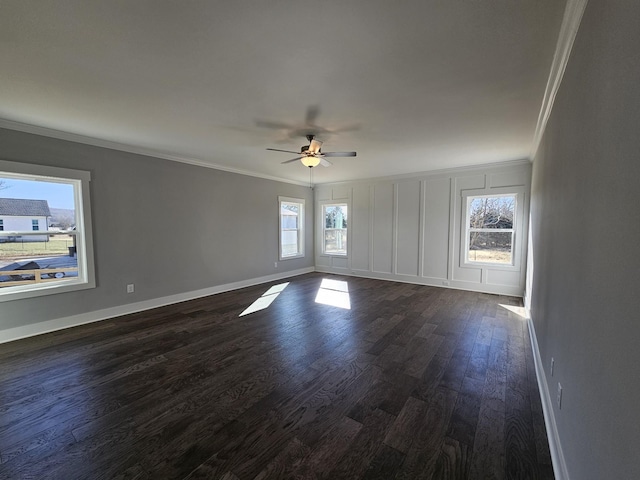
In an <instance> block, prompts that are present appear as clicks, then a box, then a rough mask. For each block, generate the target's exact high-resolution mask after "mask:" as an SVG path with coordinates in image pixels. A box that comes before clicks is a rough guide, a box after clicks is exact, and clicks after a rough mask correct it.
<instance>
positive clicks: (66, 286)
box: [0, 160, 96, 302]
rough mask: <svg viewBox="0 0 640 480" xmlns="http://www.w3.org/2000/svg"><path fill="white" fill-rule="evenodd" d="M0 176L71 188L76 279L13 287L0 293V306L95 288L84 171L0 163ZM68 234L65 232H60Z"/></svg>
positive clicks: (87, 182) (87, 181)
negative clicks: (60, 184) (64, 185)
mask: <svg viewBox="0 0 640 480" xmlns="http://www.w3.org/2000/svg"><path fill="white" fill-rule="evenodd" d="M0 175H1V176H3V177H5V178H15V179H17V180H39V181H44V182H50V183H64V184H71V185H73V192H74V205H75V214H76V218H75V223H76V230H75V231H73V232H72V233H70V234H71V235H72V236H73V237H75V239H76V240H75V247H76V252H77V259H78V277H77V278H74V279H69V278H67V279H65V280H61V281H59V282H57V281H50V282H46V283H32V284H28V285H16V286H9V287H3V288H1V289H0V302H7V301H13V300H21V299H26V298H33V297H40V296H44V295H53V294H58V293H66V292H72V291H76V290H84V289H89V288H95V286H96V281H95V267H94V250H93V226H92V221H91V199H90V192H89V188H90V182H91V174H90V172H88V171H84V170H73V169H68V168H61V167H50V166H44V165H37V164H30V163H19V162H10V161H6V160H0ZM64 233H65V234H69V232H64ZM2 234H3V236H13V235H23V236H24V235H38V236H42V235H56V233H55V232H49V231H46V233H45V231H42V230H38V231H30V232H10V231H7V230H2Z"/></svg>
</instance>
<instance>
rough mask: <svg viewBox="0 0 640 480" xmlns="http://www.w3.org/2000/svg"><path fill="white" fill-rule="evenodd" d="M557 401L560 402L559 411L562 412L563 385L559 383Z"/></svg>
mask: <svg viewBox="0 0 640 480" xmlns="http://www.w3.org/2000/svg"><path fill="white" fill-rule="evenodd" d="M556 400H557V402H558V410H560V409H561V408H562V385H560V382H558V397H557V399H556Z"/></svg>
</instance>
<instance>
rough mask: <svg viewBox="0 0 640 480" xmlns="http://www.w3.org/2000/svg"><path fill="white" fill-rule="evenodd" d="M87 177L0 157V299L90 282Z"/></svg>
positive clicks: (87, 285)
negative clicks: (0, 158) (4, 159)
mask: <svg viewBox="0 0 640 480" xmlns="http://www.w3.org/2000/svg"><path fill="white" fill-rule="evenodd" d="M89 181H90V175H89V172H83V171H78V170H69V169H63V168H55V167H44V166H39V165H29V164H21V163H14V162H5V161H0V218H1V219H0V302H1V301H8V300H16V299H20V298H28V297H34V296H40V295H48V294H53V293H62V292H66V291H72V290H78V289H84V288H93V287H94V286H95V279H94V271H93V245H92V237H91V218H90V216H89V212H90V205H89Z"/></svg>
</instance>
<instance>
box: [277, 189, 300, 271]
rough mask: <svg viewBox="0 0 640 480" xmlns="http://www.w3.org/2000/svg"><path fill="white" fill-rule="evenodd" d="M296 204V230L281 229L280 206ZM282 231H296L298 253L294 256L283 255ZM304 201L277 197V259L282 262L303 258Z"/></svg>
mask: <svg viewBox="0 0 640 480" xmlns="http://www.w3.org/2000/svg"><path fill="white" fill-rule="evenodd" d="M285 203H288V204H296V205H298V212H299V213H298V228H296V229H292V228H287V229H286V230H284V229H283V224H282V223H283V222H282V206H283V204H285ZM283 231H288V232H291V231H297V235H296V238H297V242H298V252H297V253H296V254H295V255H285V254H284V253H283V248H282V247H283V244H282V233H283ZM304 244H305V199H304V198H294V197H283V196H279V197H278V259H279V260H280V261H282V260H291V259H294V258H304V256H305V248H304Z"/></svg>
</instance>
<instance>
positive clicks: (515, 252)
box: [460, 188, 524, 271]
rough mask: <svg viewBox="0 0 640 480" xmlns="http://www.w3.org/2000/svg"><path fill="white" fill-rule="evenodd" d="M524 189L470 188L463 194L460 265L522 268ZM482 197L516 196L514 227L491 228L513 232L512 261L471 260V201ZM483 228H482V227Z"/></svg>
mask: <svg viewBox="0 0 640 480" xmlns="http://www.w3.org/2000/svg"><path fill="white" fill-rule="evenodd" d="M523 196H524V191H523V189H522V188H495V189H490V190H486V189H483V190H468V191H466V192H464V193H463V194H462V208H463V212H462V216H461V218H462V221H463V222H464V224H463V228H462V229H461V232H462V238H461V239H460V260H461V261H460V266H461V267H470V268H489V269H492V270H515V271H519V270H520V248H519V242H520V239H519V235H520V234H521V232H522V229H521V228H520V217H521V210H522V202H523V201H524V198H523ZM482 197H515V199H516V204H515V205H514V212H513V213H514V216H513V227H512V228H510V229H491V230H492V231H495V232H496V233H500V232H505V233H507V232H511V263H494V262H477V261H470V260H469V242H468V239H469V234H470V232H471V231H472V230H478V229H472V228H471V227H469V223H470V218H469V202H470V201H471V200H472V199H474V198H482ZM480 230H482V229H480Z"/></svg>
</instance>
